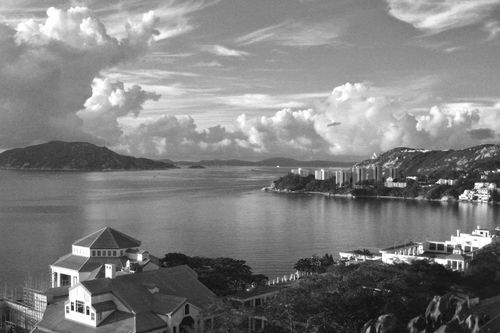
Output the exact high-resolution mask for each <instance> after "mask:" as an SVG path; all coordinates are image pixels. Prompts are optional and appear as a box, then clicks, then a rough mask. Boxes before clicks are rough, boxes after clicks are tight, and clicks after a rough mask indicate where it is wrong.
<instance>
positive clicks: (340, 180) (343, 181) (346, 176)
mask: <svg viewBox="0 0 500 333" xmlns="http://www.w3.org/2000/svg"><path fill="white" fill-rule="evenodd" d="M351 179H352V172H351V170H349V169H342V170H337V171H335V184H336V185H337V186H338V187H342V186H345V185H349V184H351Z"/></svg>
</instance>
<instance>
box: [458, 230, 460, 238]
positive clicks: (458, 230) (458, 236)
mask: <svg viewBox="0 0 500 333" xmlns="http://www.w3.org/2000/svg"><path fill="white" fill-rule="evenodd" d="M457 237H460V229H457Z"/></svg>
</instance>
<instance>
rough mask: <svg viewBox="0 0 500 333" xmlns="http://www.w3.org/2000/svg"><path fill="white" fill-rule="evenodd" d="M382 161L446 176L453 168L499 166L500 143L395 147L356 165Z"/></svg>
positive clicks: (411, 172) (406, 170)
mask: <svg viewBox="0 0 500 333" xmlns="http://www.w3.org/2000/svg"><path fill="white" fill-rule="evenodd" d="M374 164H379V165H381V166H382V167H386V168H399V170H400V171H401V172H402V173H403V174H404V175H407V176H409V175H417V174H420V175H425V176H437V177H441V176H446V175H447V174H449V173H450V172H463V173H469V172H472V171H484V170H496V169H497V168H500V145H493V144H487V145H480V146H475V147H470V148H467V149H462V150H421V149H412V148H404V147H401V148H395V149H392V150H389V151H387V152H385V153H383V154H381V155H380V156H378V157H377V158H375V159H370V160H365V161H362V162H360V163H358V164H356V165H358V166H370V165H374Z"/></svg>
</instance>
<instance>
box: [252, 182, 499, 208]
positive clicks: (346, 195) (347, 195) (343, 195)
mask: <svg viewBox="0 0 500 333" xmlns="http://www.w3.org/2000/svg"><path fill="white" fill-rule="evenodd" d="M262 191H264V192H273V193H278V194H314V195H322V196H325V197H329V198H335V197H338V198H349V199H357V198H359V199H388V200H394V199H396V200H413V201H428V202H451V203H459V202H465V203H471V204H487V205H498V204H500V202H493V201H490V202H481V201H463V200H458V199H455V198H450V197H448V198H441V199H425V198H424V197H422V196H418V197H414V198H412V197H397V196H390V195H358V196H355V195H352V193H330V192H317V191H290V190H277V189H273V188H271V187H269V186H265V187H263V188H262Z"/></svg>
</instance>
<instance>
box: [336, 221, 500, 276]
mask: <svg viewBox="0 0 500 333" xmlns="http://www.w3.org/2000/svg"><path fill="white" fill-rule="evenodd" d="M499 240H500V229H498V228H497V229H495V230H494V231H493V232H492V231H490V230H487V229H482V228H480V227H477V229H475V230H473V231H472V233H470V234H466V233H461V232H460V230H457V234H456V235H452V236H451V238H450V240H447V241H431V240H426V241H423V242H413V241H410V242H407V243H404V244H397V245H396V244H394V246H392V247H388V248H385V249H382V250H380V252H379V254H371V255H367V254H363V253H359V252H357V251H344V252H340V253H339V255H340V258H341V260H344V261H346V262H352V261H354V262H356V261H367V260H379V261H382V262H384V263H387V264H394V263H411V262H413V261H415V260H429V261H431V262H435V263H437V264H441V265H443V266H446V267H448V268H450V269H452V270H455V271H464V270H466V269H467V267H468V265H469V262H470V261H471V260H472V257H473V254H474V252H475V251H477V250H479V249H481V248H483V247H484V246H486V245H488V244H491V243H492V242H497V241H499Z"/></svg>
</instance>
